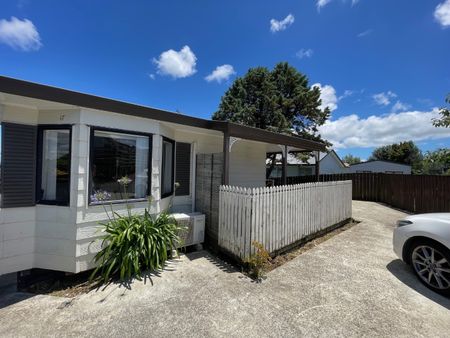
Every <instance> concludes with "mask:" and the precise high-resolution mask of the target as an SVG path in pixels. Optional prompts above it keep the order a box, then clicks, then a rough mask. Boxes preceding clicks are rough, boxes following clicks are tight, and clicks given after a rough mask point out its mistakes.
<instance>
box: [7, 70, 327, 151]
mask: <svg viewBox="0 0 450 338" xmlns="http://www.w3.org/2000/svg"><path fill="white" fill-rule="evenodd" d="M0 92H3V93H8V94H13V95H20V96H25V97H30V98H35V99H39V100H47V101H53V102H59V103H63V104H68V105H73V106H79V107H85V108H91V109H98V110H103V111H108V112H113V113H119V114H122V115H129V116H136V117H142V118H147V119H154V120H158V121H164V122H170V123H176V124H181V125H186V126H191V127H196V128H203V129H212V130H216V131H219V132H222V133H225V132H228V135H229V136H235V137H240V138H243V139H247V140H253V141H259V142H265V143H272V144H282V145H288V146H292V147H296V148H300V149H305V150H309V151H314V150H318V151H326V146H325V144H324V143H321V142H315V141H310V140H307V139H303V138H301V137H298V136H291V135H284V134H279V133H274V132H270V131H267V130H262V129H258V128H253V127H248V126H244V125H240V124H236V123H232V122H225V121H211V120H205V119H201V118H197V117H192V116H186V115H182V114H178V113H173V112H169V111H165V110H161V109H155V108H150V107H145V106H140V105H136V104H132V103H127V102H122V101H117V100H112V99H108V98H104V97H100V96H95V95H89V94H83V93H79V92H75V91H71V90H67V89H62V88H56V87H51V86H46V85H42V84H37V83H32V82H28V81H23V80H18V79H13V78H9V77H5V76H0Z"/></svg>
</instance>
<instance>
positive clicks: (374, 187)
mask: <svg viewBox="0 0 450 338" xmlns="http://www.w3.org/2000/svg"><path fill="white" fill-rule="evenodd" d="M315 180H316V178H315V176H296V177H288V179H287V184H298V183H307V182H314V181H315ZM341 180H352V182H353V191H352V194H353V199H355V200H363V201H374V202H381V203H386V204H389V205H391V206H393V207H395V208H399V209H403V210H407V211H411V212H414V213H424V212H450V176H434V175H396V174H382V173H360V174H335V175H320V177H319V181H321V182H328V181H341ZM274 183H275V185H281V183H282V181H281V179H275V180H274Z"/></svg>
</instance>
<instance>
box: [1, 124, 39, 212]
mask: <svg viewBox="0 0 450 338" xmlns="http://www.w3.org/2000/svg"><path fill="white" fill-rule="evenodd" d="M36 140H37V127H36V126H29V125H24V124H16V123H2V161H1V163H2V168H1V183H2V185H1V190H2V207H3V208H14V207H27V206H33V205H35V191H36Z"/></svg>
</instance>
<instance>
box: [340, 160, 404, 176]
mask: <svg viewBox="0 0 450 338" xmlns="http://www.w3.org/2000/svg"><path fill="white" fill-rule="evenodd" d="M347 172H348V173H385V174H405V175H410V174H411V166H410V165H407V164H403V163H397V162H391V161H383V160H369V161H366V162H361V163H356V164H352V165H351V166H350V167H349V168H348V169H347Z"/></svg>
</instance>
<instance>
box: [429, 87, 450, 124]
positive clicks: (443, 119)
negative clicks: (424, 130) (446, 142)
mask: <svg viewBox="0 0 450 338" xmlns="http://www.w3.org/2000/svg"><path fill="white" fill-rule="evenodd" d="M445 102H447V103H449V104H450V94H448V95H447V98H446V99H445ZM439 114H440V115H441V116H440V117H439V118H438V119H433V125H434V126H435V127H446V128H449V127H450V109H449V108H441V109H440V110H439Z"/></svg>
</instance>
